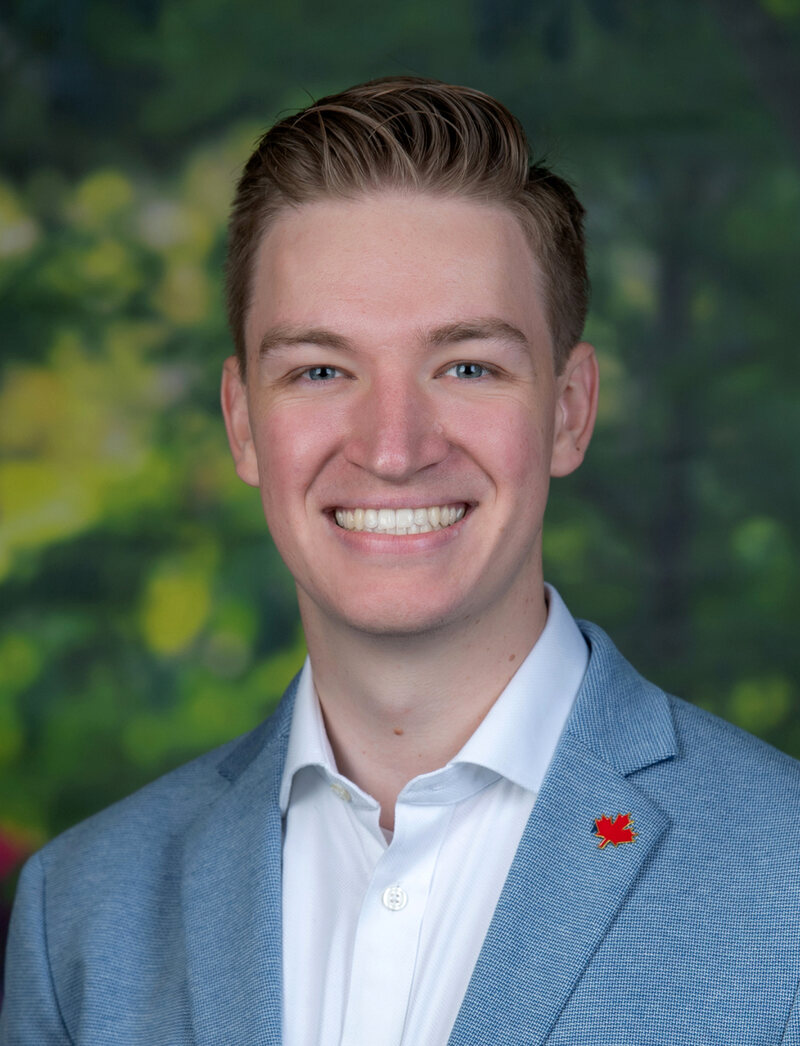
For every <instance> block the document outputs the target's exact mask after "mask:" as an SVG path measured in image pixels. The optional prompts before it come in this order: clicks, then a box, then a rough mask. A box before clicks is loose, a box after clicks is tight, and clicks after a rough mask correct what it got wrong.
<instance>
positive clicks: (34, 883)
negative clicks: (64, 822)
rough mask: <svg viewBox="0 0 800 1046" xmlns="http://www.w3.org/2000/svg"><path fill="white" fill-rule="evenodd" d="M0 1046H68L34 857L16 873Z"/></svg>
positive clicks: (39, 862)
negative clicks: (17, 877) (54, 978)
mask: <svg viewBox="0 0 800 1046" xmlns="http://www.w3.org/2000/svg"><path fill="white" fill-rule="evenodd" d="M5 980H6V983H5V994H4V996H3V1009H2V1012H0V1046H73V1044H72V1039H71V1038H70V1036H69V1033H68V1032H67V1029H66V1026H65V1025H64V1021H63V1019H62V1016H61V1011H60V1009H59V1005H58V1000H57V998H56V994H55V989H54V985H53V977H52V973H51V970H50V960H49V958H48V954H47V930H46V926H45V876H44V868H43V867H42V860H41V856H40V855H39V854H34V856H33V857H31V858H30V860H29V861H28V862H27V864H26V865H25V867H24V868H23V869H22V874H21V875H20V878H19V884H18V886H17V896H16V899H15V901H14V910H13V912H12V915H11V926H10V929H9V936H8V951H7V955H6V974H5Z"/></svg>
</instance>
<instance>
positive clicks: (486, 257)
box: [223, 192, 593, 634]
mask: <svg viewBox="0 0 800 1046" xmlns="http://www.w3.org/2000/svg"><path fill="white" fill-rule="evenodd" d="M253 280H254V282H253V304H252V307H251V309H250V312H249V315H248V317H247V322H246V329H245V337H246V345H247V356H248V372H247V382H246V385H242V384H241V383H240V381H239V378H238V370H237V368H236V366H235V360H233V359H231V360H229V361H228V363H227V364H226V371H225V376H224V378H223V406H224V409H225V414H226V421H227V424H228V431H229V436H230V439H231V446H232V449H233V452H234V457H235V459H236V462H237V471H238V473H239V475H240V476H241V478H242V479H244V480H245V481H246V482H247V483H250V484H252V485H254V486H259V487H260V490H261V498H262V502H263V505H264V511H265V514H266V518H267V522H268V524H269V528H270V531H271V533H272V536H273V539H274V541H275V544H276V546H277V548H278V550H279V552H280V554H281V556H282V557H283V559H284V561H285V562H286V564H287V566H288V568H289V570H290V571H291V572H292V574H293V576H294V578H295V581H296V583H297V586H298V594H299V598H300V604H301V609H302V610H303V613H304V618H307V617H308V616H309V615H316V618H315V619H316V620H317V621H322V620H328V621H330V622H335V623H337V624H338V625H346V626H349V627H352V628H355V629H359V630H362V631H366V632H368V633H373V634H387V633H398V634H399V633H404V634H413V633H419V632H430V631H432V630H436V629H441V628H447V627H448V626H456V627H458V626H459V625H460V624H463V623H464V622H466V621H467V620H469V619H473V620H474V619H475V618H477V617H481V618H482V619H484V620H485V619H486V616H487V615H492V614H493V613H496V614H498V615H502V614H503V613H504V612H508V610H509V608H513V607H515V606H522V605H524V604H525V601H526V600H527V601H528V602H530V600H531V599H541V584H542V580H541V527H542V517H543V513H544V509H545V503H546V500H547V492H548V483H549V477H550V475H551V473H552V474H559V475H560V474H565V473H566V472H569V471H571V470H572V469H573V468H575V467H576V466H577V464H578V463H579V461H580V457H581V453H582V451H583V450H584V449H585V443H584V447H583V448H579V449H578V450H577V451H576V449H575V443H576V438H575V437H574V433H573V432H572V430H573V429H575V430H576V431H577V428H578V427H579V426H576V424H575V423H574V418H573V417H572V416H573V415H574V413H575V406H574V402H573V401H574V399H575V391H574V389H573V388H572V385H571V384H570V374H571V373H573V372H574V370H575V367H574V361H575V359H576V358H577V357H576V352H578V351H579V350H581V351H582V350H586V351H583V355H582V356H581V359H583V358H584V357H586V358H589V357H590V355H591V350H590V348H589V347H588V346H582V347H579V350H576V352H574V353H573V358H572V359H571V361H570V364H568V366H567V368H566V371H565V373H564V376H563V377H560V378H557V377H556V375H555V373H554V367H553V358H552V347H551V339H550V334H549V331H548V328H547V323H546V319H545V309H544V303H543V294H542V287H541V276H540V271H539V268H538V266H537V264H536V262H535V260H534V258H533V255H532V253H531V250H530V248H529V246H528V244H527V241H526V239H525V237H524V235H523V233H522V230H521V228H520V226H519V224H518V223H517V221H516V219H515V218H514V217H513V216H512V215H511V214H510V213H509V212H507V211H506V210H505V209H503V208H502V207H500V206H495V205H488V204H482V203H477V202H473V201H470V200H466V199H455V198H442V197H435V196H429V195H424V194H400V193H390V192H381V193H376V194H375V195H372V196H365V197H361V198H358V199H356V200H348V201H339V200H324V201H319V202H315V203H311V204H306V205H304V206H302V207H300V208H299V209H295V210H287V211H286V212H285V213H284V214H283V215H282V216H281V217H280V218H279V219H278V220H277V221H276V222H275V224H273V225H272V226H271V228H270V229H269V230H268V231H267V233H266V235H265V237H264V239H263V242H262V243H261V245H260V249H259V251H258V254H257V257H256V263H255V268H254V277H253ZM581 366H585V364H581ZM591 366H593V359H592V360H591ZM573 384H574V383H573ZM585 398H586V397H585V396H584V399H585ZM589 398H591V395H590V397H589ZM590 408H591V411H592V417H593V404H590ZM570 411H571V412H572V413H570ZM571 418H572V421H570V419H571ZM570 424H571V425H572V428H570ZM590 429H591V419H590V421H589V430H588V431H590ZM581 431H582V432H585V431H586V429H585V427H584V428H583V429H582V430H581ZM585 439H588V435H586V436H585ZM306 623H307V627H308V621H307V622H306Z"/></svg>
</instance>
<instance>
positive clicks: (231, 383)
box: [220, 356, 258, 487]
mask: <svg viewBox="0 0 800 1046" xmlns="http://www.w3.org/2000/svg"><path fill="white" fill-rule="evenodd" d="M220 398H221V400H222V414H223V417H224V418H225V429H226V431H227V433H228V444H229V445H230V448H231V454H233V460H234V462H235V464H236V475H237V476H238V477H239V479H243V480H244V481H245V483H249V484H250V486H251V487H257V486H258V461H257V460H256V449H255V444H254V443H253V434H252V432H251V430H250V409H249V406H248V403H247V387H246V385H245V383H244V382H243V381H242V378H241V376H240V373H239V361H238V360H237V359H236V357H235V356H229V357H228V359H227V360H225V364H224V366H223V368H222V389H221V397H220Z"/></svg>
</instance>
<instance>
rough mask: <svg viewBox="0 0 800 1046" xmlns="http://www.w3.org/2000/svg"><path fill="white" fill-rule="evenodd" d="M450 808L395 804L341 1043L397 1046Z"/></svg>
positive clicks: (365, 910) (371, 889) (360, 937)
mask: <svg viewBox="0 0 800 1046" xmlns="http://www.w3.org/2000/svg"><path fill="white" fill-rule="evenodd" d="M452 809H453V808H452V806H449V805H448V806H439V805H436V806H433V805H422V804H419V803H412V802H404V801H402V800H400V801H398V803H397V808H396V812H395V833H394V838H393V840H392V844H391V846H390V847H389V848H388V849H387V850H385V851H384V853H383V854H382V856H381V857H380V859H379V860H378V862H377V864H376V866H375V871H374V873H373V875H372V879H371V881H370V883H369V886H368V888H367V891H366V893H365V896H364V901H363V904H362V906H361V911H360V914H359V919H358V925H357V928H356V934H355V941H354V947H353V962H352V967H351V976H350V988H349V993H348V999H347V1006H346V1009H345V1016H344V1022H343V1029H342V1037H341V1046H364V1043H370V1046H400V1044H401V1043H402V1039H403V1028H404V1025H405V1020H406V1014H407V1011H408V1005H409V999H410V997H411V991H412V986H413V983H414V973H415V968H416V963H417V953H418V949H419V941H420V933H421V929H422V924H423V920H424V918H425V911H426V908H427V904H428V898H429V896H430V891H431V884H432V882H433V877H434V874H435V870H436V864H437V860H438V857H439V851H440V850H441V846H442V842H443V840H444V838H445V835H446V832H447V826H448V824H449V822H450V818H451V816H452Z"/></svg>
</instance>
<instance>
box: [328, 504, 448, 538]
mask: <svg viewBox="0 0 800 1046" xmlns="http://www.w3.org/2000/svg"><path fill="white" fill-rule="evenodd" d="M466 511H467V505H465V504H464V503H463V502H461V503H459V504H455V505H432V506H430V507H428V508H355V509H350V508H347V509H344V508H337V509H336V510H335V511H334V513H333V515H334V518H335V519H336V523H337V526H340V527H341V528H342V529H343V530H355V531H368V532H370V533H372V534H427V533H428V532H429V531H431V530H446V529H447V527H452V526H453V524H454V523H457V522H458V521H459V520H460V519H462V518H463V516H464V513H465V512H466Z"/></svg>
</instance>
